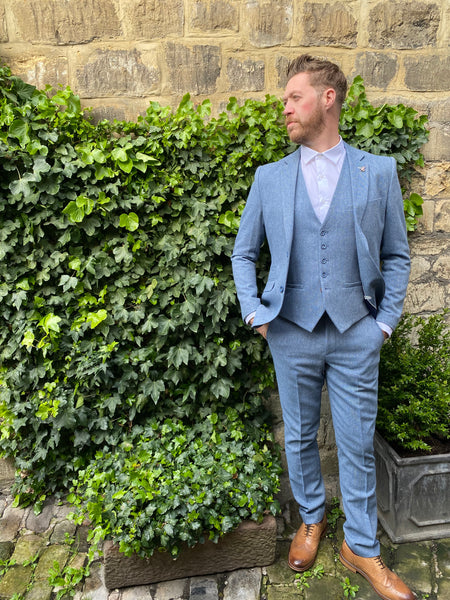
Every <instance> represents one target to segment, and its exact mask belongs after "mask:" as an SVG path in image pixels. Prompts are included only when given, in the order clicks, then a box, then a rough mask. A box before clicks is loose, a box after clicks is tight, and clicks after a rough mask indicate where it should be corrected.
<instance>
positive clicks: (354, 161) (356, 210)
mask: <svg viewBox="0 0 450 600" xmlns="http://www.w3.org/2000/svg"><path fill="white" fill-rule="evenodd" d="M345 148H346V150H347V156H348V159H349V164H350V181H351V190H352V201H353V214H354V216H355V222H356V224H357V225H358V226H359V224H360V223H361V219H362V217H363V215H364V211H365V210H366V204H367V200H368V197H369V196H368V191H369V165H368V164H367V158H366V156H365V155H364V154H363V153H362V152H361V151H360V150H357V149H356V148H353V147H352V146H349V145H348V144H345Z"/></svg>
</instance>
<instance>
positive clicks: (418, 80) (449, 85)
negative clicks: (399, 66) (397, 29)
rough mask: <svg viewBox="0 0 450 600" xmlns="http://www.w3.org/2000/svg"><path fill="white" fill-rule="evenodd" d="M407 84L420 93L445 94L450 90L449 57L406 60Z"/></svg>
mask: <svg viewBox="0 0 450 600" xmlns="http://www.w3.org/2000/svg"><path fill="white" fill-rule="evenodd" d="M405 83H406V85H407V87H408V88H409V89H410V90H414V91H418V92H425V91H427V92H441V91H442V92H444V91H446V90H449V89H450V57H449V56H442V57H441V56H438V55H432V56H409V57H406V58H405Z"/></svg>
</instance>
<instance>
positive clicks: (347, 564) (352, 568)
mask: <svg viewBox="0 0 450 600" xmlns="http://www.w3.org/2000/svg"><path fill="white" fill-rule="evenodd" d="M339 560H340V561H341V563H342V564H343V565H344V567H347V569H350V571H351V572H352V573H359V574H360V575H361V576H362V577H364V579H365V580H366V581H368V582H369V583H370V585H371V586H372V589H373V591H374V592H375V593H376V594H378V596H380V598H383V600H390V598H388V597H387V596H385V595H384V594H382V593H381V592H380V591H379V590H377V588H376V587H375V586H374V585H373V583H372V582H371V581H370V579H369V577H368V575H367V574H366V573H365V572H364V571H362V570H361V569H358V567H356V566H355V565H353V564H352V563H351V562H349V561H348V560H347V559H346V558H344V557H343V556H342V552H339Z"/></svg>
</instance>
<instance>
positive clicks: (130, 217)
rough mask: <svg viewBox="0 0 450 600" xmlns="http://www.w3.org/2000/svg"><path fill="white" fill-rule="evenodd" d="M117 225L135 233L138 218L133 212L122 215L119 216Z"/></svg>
mask: <svg viewBox="0 0 450 600" xmlns="http://www.w3.org/2000/svg"><path fill="white" fill-rule="evenodd" d="M119 225H120V227H125V229H127V230H128V231H136V229H137V228H138V227H139V217H138V216H137V214H136V213H134V212H131V213H129V214H125V213H122V214H121V215H120V220H119Z"/></svg>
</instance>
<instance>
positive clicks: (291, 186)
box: [279, 148, 300, 249]
mask: <svg viewBox="0 0 450 600" xmlns="http://www.w3.org/2000/svg"><path fill="white" fill-rule="evenodd" d="M299 165H300V148H297V150H295V152H293V153H292V154H289V155H288V156H286V158H285V159H284V160H283V161H282V168H281V169H280V182H279V184H280V187H279V189H280V198H281V205H282V207H283V224H284V233H285V237H286V244H287V248H289V249H290V247H291V244H292V236H293V235H294V207H295V194H296V189H297V177H298V170H299V168H300V166H299Z"/></svg>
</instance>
